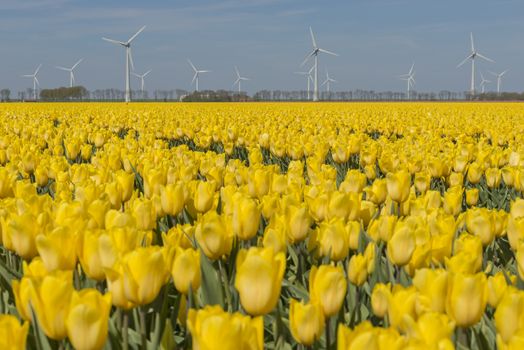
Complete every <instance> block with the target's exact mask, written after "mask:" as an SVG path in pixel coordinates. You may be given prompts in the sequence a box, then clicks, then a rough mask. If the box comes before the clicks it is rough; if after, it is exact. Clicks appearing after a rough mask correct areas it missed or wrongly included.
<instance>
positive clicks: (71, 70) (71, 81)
mask: <svg viewBox="0 0 524 350" xmlns="http://www.w3.org/2000/svg"><path fill="white" fill-rule="evenodd" d="M83 60H84V59H83V58H81V59H79V60H78V61H77V62H76V63H75V64H74V65H73V67H71V68H66V67H60V66H56V67H55V68H57V69H60V70H65V71H66V72H69V87H73V85H74V83H75V73H74V70H75V68H76V67H77V66H78V65H79V64H80V62H82V61H83Z"/></svg>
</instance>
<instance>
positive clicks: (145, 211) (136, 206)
mask: <svg viewBox="0 0 524 350" xmlns="http://www.w3.org/2000/svg"><path fill="white" fill-rule="evenodd" d="M131 208H132V209H131V213H132V214H131V215H133V217H134V218H135V220H136V226H137V228H138V229H139V230H153V229H154V228H155V227H156V211H155V208H154V207H153V202H152V201H151V200H149V199H145V198H144V199H141V200H140V199H136V200H134V201H133V204H132V205H131Z"/></svg>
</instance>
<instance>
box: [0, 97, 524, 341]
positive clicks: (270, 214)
mask: <svg viewBox="0 0 524 350" xmlns="http://www.w3.org/2000/svg"><path fill="white" fill-rule="evenodd" d="M0 118H1V127H0V223H1V225H0V237H1V238H0V314H1V315H0V348H1V349H37V350H51V349H52V350H58V349H64V350H65V349H112V350H116V349H142V350H146V349H151V350H153V349H163V350H167V349H198V350H210V349H366V350H375V349H380V350H382V349H384V350H396V349H430V350H431V349H434V350H448V349H524V199H523V191H524V108H523V106H522V105H521V104H517V103H237V104H235V103H224V104H220V103H216V104H215V103H203V104H189V103H188V104H183V103H172V104H169V103H132V104H109V103H108V104H103V103H84V104H82V103H62V104H60V103H56V104H45V103H33V104H31V103H25V104H22V103H19V104H16V103H12V104H2V105H1V106H0Z"/></svg>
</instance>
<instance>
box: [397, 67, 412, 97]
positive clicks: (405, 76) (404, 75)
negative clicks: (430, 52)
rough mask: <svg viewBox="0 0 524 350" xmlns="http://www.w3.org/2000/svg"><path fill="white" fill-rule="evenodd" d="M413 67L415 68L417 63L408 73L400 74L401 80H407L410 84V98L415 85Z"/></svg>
mask: <svg viewBox="0 0 524 350" xmlns="http://www.w3.org/2000/svg"><path fill="white" fill-rule="evenodd" d="M413 68H415V63H413V64H412V65H411V68H410V69H409V72H408V73H407V74H403V75H401V76H400V80H405V81H407V84H408V90H407V91H408V100H409V99H410V97H411V88H412V87H413V86H414V85H415V72H414V71H413Z"/></svg>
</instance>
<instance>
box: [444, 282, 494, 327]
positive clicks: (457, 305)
mask: <svg viewBox="0 0 524 350" xmlns="http://www.w3.org/2000/svg"><path fill="white" fill-rule="evenodd" d="M487 299H488V295H487V288H486V275H484V273H482V272H479V273H477V274H461V273H453V274H451V276H450V278H449V282H448V293H447V299H446V312H447V314H448V316H449V317H450V318H451V319H452V320H454V321H455V322H456V324H457V326H459V327H470V326H473V325H474V324H476V323H477V322H479V321H480V319H481V318H482V315H483V314H484V310H485V308H486V303H487Z"/></svg>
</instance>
